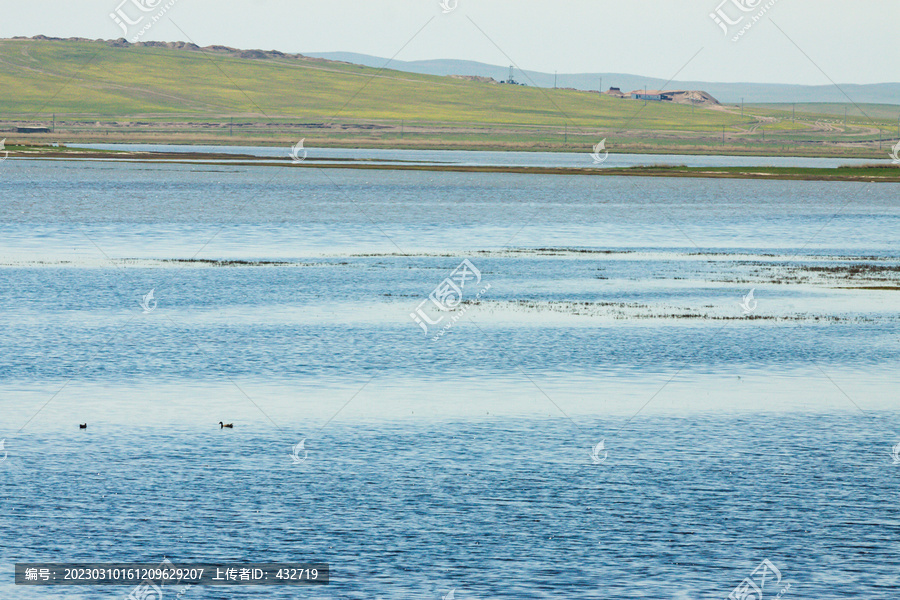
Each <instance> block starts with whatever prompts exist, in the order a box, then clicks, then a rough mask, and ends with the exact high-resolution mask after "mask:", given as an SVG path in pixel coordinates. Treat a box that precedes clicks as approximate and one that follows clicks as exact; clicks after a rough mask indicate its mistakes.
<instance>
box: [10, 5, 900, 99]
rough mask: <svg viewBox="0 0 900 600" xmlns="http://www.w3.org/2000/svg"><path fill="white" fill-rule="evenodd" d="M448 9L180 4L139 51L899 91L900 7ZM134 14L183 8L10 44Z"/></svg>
mask: <svg viewBox="0 0 900 600" xmlns="http://www.w3.org/2000/svg"><path fill="white" fill-rule="evenodd" d="M123 1H124V2H125V4H124V5H122V4H121V3H122V2H123ZM444 1H445V2H447V3H448V6H453V5H454V4H456V5H457V6H456V8H455V9H454V10H452V11H450V12H449V13H446V14H445V13H443V12H442V9H441V6H440V1H439V0H316V1H313V0H174V2H175V4H174V6H172V7H171V8H170V9H169V10H168V12H167V14H166V16H165V17H164V18H163V19H162V21H160V22H159V23H158V24H156V25H154V26H153V28H152V29H151V30H149V31H147V32H146V34H145V35H144V37H142V38H141V39H142V40H144V41H150V40H157V41H159V40H162V41H173V40H185V41H189V40H192V41H194V42H196V43H197V44H200V45H201V46H205V45H209V44H223V45H227V46H234V47H238V48H262V49H266V50H270V49H275V50H281V51H283V52H328V51H350V52H360V53H364V54H372V55H376V56H383V57H387V58H389V57H391V56H393V55H394V54H395V53H397V52H398V51H400V53H399V54H398V55H397V58H398V59H400V60H418V59H429V58H458V59H468V60H477V61H481V62H486V63H491V64H499V65H507V64H510V62H511V61H512V62H515V63H516V64H517V65H518V66H519V67H521V68H523V69H533V70H539V71H546V72H553V71H559V72H560V73H574V72H620V73H633V74H636V75H644V76H652V77H660V78H664V79H668V78H671V77H673V76H675V74H676V73H678V76H677V78H678V79H681V80H686V79H693V80H705V81H752V82H771V83H803V84H828V83H829V77H830V78H831V79H833V80H834V81H836V82H838V83H879V82H888V81H890V82H897V81H900V72H898V70H900V67H898V65H900V44H898V41H900V40H898V33H897V24H898V23H900V1H898V0H864V1H859V0H856V1H853V2H851V1H849V0H724V4H721V2H722V0H555V1H548V0H541V1H537V0H515V1H513V0H444ZM132 2H134V3H141V2H144V3H149V5H151V6H155V7H156V10H158V9H159V8H161V7H162V6H163V4H164V3H166V2H173V0H39V1H35V0H32V1H29V2H13V1H12V0H3V4H4V6H3V11H2V13H3V18H2V21H0V37H12V36H16V35H24V36H32V35H37V34H45V35H49V36H57V37H87V38H107V39H110V38H117V37H124V36H123V31H122V30H121V29H120V28H119V26H117V25H116V24H115V23H114V22H113V19H111V18H110V13H112V12H114V11H115V10H116V9H117V8H119V7H120V6H121V9H122V11H124V12H125V13H126V14H129V15H135V16H134V17H132V18H133V19H135V20H136V19H137V15H140V14H141V13H140V12H139V11H138V9H136V8H135V7H134V5H132V4H131V3H132ZM160 2H162V3H163V4H160V5H159V6H158V7H157V6H156V5H157V3H160ZM738 4H740V5H742V6H743V7H744V8H747V9H752V10H746V11H743V10H741V6H737V5H738ZM767 5H772V6H771V7H770V8H769V9H768V11H767V12H766V13H765V14H764V15H763V16H762V18H760V19H759V20H758V22H756V23H754V24H753V25H752V27H751V28H750V29H748V30H746V31H745V33H744V35H743V36H742V37H741V38H740V39H739V40H738V41H737V42H733V41H731V37H732V36H733V35H734V34H736V33H737V32H738V31H739V30H740V28H741V27H742V26H745V25H747V24H748V23H750V22H751V18H752V17H753V16H754V15H756V14H757V13H759V12H760V11H762V10H765V7H766V6H767ZM717 8H719V9H720V11H721V13H720V14H721V16H723V17H725V18H726V19H727V20H731V21H737V20H738V19H739V18H740V17H743V20H742V21H741V22H739V23H737V24H735V25H733V26H731V27H730V29H729V34H728V35H727V36H726V34H725V32H724V31H723V29H721V28H720V26H719V25H717V24H716V23H715V22H714V20H713V19H712V18H711V17H710V14H711V13H714V12H715V11H716V9H717ZM150 14H154V13H150ZM170 19H171V21H170ZM145 22H146V21H145ZM173 22H174V24H173ZM175 24H177V25H178V26H179V27H181V29H183V31H184V33H182V32H181V31H179V29H178V28H177V27H176V26H175ZM776 24H777V26H778V27H781V29H783V30H784V33H782V32H781V31H779V29H778V27H776ZM476 25H477V26H476ZM423 27H424V29H423ZM479 27H480V28H481V30H483V31H480V30H479V29H478V28H479ZM726 27H728V26H727V25H726ZM420 30H421V31H420ZM416 32H419V33H418V35H416ZM785 34H787V36H786V35H785ZM788 37H789V38H790V39H792V40H793V42H795V43H796V46H795V45H794V43H792V42H791V41H790V40H789V39H788ZM798 46H799V49H798ZM401 48H403V50H402V51H401ZM701 48H702V51H701V52H700V53H699V54H697V56H696V57H695V58H694V59H693V60H690V59H691V57H692V56H693V55H694V54H695V53H697V52H698V51H699V50H701ZM801 50H802V51H801ZM804 53H806V54H807V55H809V58H807V57H806V56H804ZM504 54H505V55H504ZM510 59H511V61H510ZM810 59H811V60H810ZM811 61H812V62H811ZM813 62H814V63H815V65H818V67H819V68H821V70H820V69H819V68H817V67H816V66H815V65H814V64H813ZM685 63H688V64H687V66H684V65H685ZM682 67H684V68H683V70H681V71H680V72H679V69H682ZM823 71H824V74H823ZM826 75H827V76H826Z"/></svg>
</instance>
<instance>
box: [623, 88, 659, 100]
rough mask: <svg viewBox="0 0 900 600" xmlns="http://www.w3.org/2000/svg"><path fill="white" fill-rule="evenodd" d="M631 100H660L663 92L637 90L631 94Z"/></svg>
mask: <svg viewBox="0 0 900 600" xmlns="http://www.w3.org/2000/svg"><path fill="white" fill-rule="evenodd" d="M631 99H632V100H662V99H663V92H661V91H659V90H637V91H634V92H631Z"/></svg>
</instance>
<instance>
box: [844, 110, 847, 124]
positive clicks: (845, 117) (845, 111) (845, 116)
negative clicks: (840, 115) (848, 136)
mask: <svg viewBox="0 0 900 600" xmlns="http://www.w3.org/2000/svg"><path fill="white" fill-rule="evenodd" d="M846 126H847V107H846V106H845V107H844V127H846Z"/></svg>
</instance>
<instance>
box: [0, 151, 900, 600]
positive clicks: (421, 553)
mask: <svg viewBox="0 0 900 600" xmlns="http://www.w3.org/2000/svg"><path fill="white" fill-rule="evenodd" d="M898 191H900V186H898V185H896V184H853V183H827V184H826V183H817V182H768V181H766V182H764V181H737V180H701V179H640V178H634V179H627V178H612V177H604V178H585V177H564V176H534V175H503V174H465V173H426V172H405V171H404V172H391V171H378V172H372V171H353V170H340V171H334V172H332V171H328V170H319V169H302V170H297V169H281V168H275V167H240V168H238V167H233V166H222V167H220V168H212V167H209V166H204V167H191V166H186V165H167V164H141V163H130V164H119V163H108V162H72V161H53V162H41V161H29V160H9V161H6V162H5V163H4V164H3V165H2V166H0V197H2V198H3V202H2V203H0V331H2V334H0V440H3V441H4V448H3V450H2V451H0V456H3V455H4V454H5V458H4V459H2V460H0V477H2V479H0V482H2V485H0V539H2V540H3V543H2V544H0V598H23V599H32V598H34V599H38V598H85V599H87V598H125V597H126V596H127V595H128V593H129V592H130V590H129V589H128V588H124V587H66V588H40V587H23V586H14V585H13V583H12V581H13V575H12V573H13V565H14V564H15V563H16V562H38V561H48V562H65V561H103V562H149V563H157V562H159V561H161V560H162V559H163V557H168V558H169V559H170V560H172V561H174V562H176V563H178V562H227V561H244V562H273V561H285V562H287V561H295V562H301V561H317V562H328V563H329V564H330V565H331V583H330V584H329V585H328V586H321V587H316V588H314V589H313V588H309V589H299V590H298V589H296V588H277V587H265V588H255V587H240V588H219V587H207V588H199V587H194V588H191V589H189V590H188V591H187V592H186V595H185V596H184V597H187V598H223V599H224V598H256V597H260V598H352V599H360V600H361V599H364V598H410V597H422V598H434V599H437V598H442V597H445V596H446V595H447V594H448V593H449V592H450V590H455V592H454V593H455V598H459V599H461V600H464V599H477V598H523V597H524V598H645V597H661V598H677V599H700V598H703V599H706V598H725V597H727V596H728V595H729V593H730V592H731V591H732V590H733V589H734V588H735V587H736V586H738V584H740V583H741V581H742V580H744V578H746V577H749V576H750V574H751V572H752V571H753V570H754V569H755V568H756V567H757V565H759V564H760V563H761V562H762V561H763V560H764V559H768V560H769V561H770V562H771V563H772V564H773V565H776V566H777V568H778V569H779V571H780V575H781V580H780V581H779V582H778V583H777V586H776V587H772V586H773V585H774V584H772V583H771V582H770V584H769V585H768V586H767V587H766V589H765V597H766V598H769V597H775V596H776V595H778V593H779V592H781V591H782V590H784V594H783V596H782V597H784V598H791V597H794V598H823V599H831V598H847V597H861V598H885V599H889V598H890V599H893V598H896V597H897V593H898V590H900V576H898V574H897V556H898V550H900V546H898V543H897V540H898V534H900V508H898V502H897V500H898V491H897V490H898V483H900V465H898V464H894V463H895V460H894V459H893V458H892V448H893V447H894V445H895V444H898V442H900V413H898V410H897V408H898V406H897V380H896V373H897V357H898V355H900V336H898V333H900V319H898V316H897V308H898V302H897V294H898V292H897V289H898V288H900V281H898V279H900V253H898V249H897V237H896V232H897V231H898V229H897V227H898V224H900V223H898V220H900V205H898V203H897V198H898ZM463 259H468V260H469V261H470V262H471V264H472V265H473V266H474V267H475V268H477V269H478V276H479V277H480V282H479V286H478V287H479V288H485V290H486V291H485V292H484V294H483V295H481V296H480V297H479V298H478V300H477V301H475V299H474V297H473V296H472V294H474V292H472V291H470V290H471V289H474V288H466V290H465V298H464V299H465V300H466V301H467V302H468V303H467V304H465V305H464V308H465V310H464V312H462V313H460V314H459V317H460V318H459V319H458V320H457V321H455V322H452V327H450V328H449V329H447V330H446V332H445V334H444V335H438V332H439V331H440V328H442V327H443V326H444V325H445V324H447V323H451V319H450V314H446V315H441V314H439V313H432V317H434V318H437V317H440V316H443V319H442V320H441V322H440V325H437V326H432V327H430V328H428V331H427V332H425V331H423V330H422V329H421V328H420V327H419V326H418V325H417V324H416V323H415V322H414V321H413V319H412V318H411V313H414V311H415V310H416V308H417V306H421V303H422V302H423V301H425V302H429V300H428V298H429V294H430V293H431V292H432V291H433V290H434V289H435V288H436V287H437V286H439V284H441V282H442V281H443V280H444V279H445V278H447V277H448V276H449V275H450V274H451V272H452V271H453V270H454V269H455V268H456V267H457V266H458V265H459V264H460V263H461V261H462V260H463ZM488 286H489V287H488ZM751 289H752V290H754V294H755V296H754V298H753V299H752V301H751V302H750V304H749V306H752V310H749V311H748V310H744V309H743V308H742V306H741V305H742V304H744V305H745V306H748V304H747V302H748V300H747V294H748V292H749V291H750V290H751ZM150 290H153V291H154V297H153V299H152V302H151V304H149V305H148V308H149V307H150V306H152V307H153V309H152V310H149V311H144V310H142V307H141V305H140V302H141V301H142V299H143V298H144V297H145V296H146V295H147V293H148V292H149V291H150ZM754 302H755V303H756V304H754ZM220 420H223V421H225V422H233V423H234V424H235V428H234V429H233V430H220V429H219V427H218V422H219V421H220ZM83 422H87V423H88V424H89V427H88V428H87V429H86V430H79V429H78V427H77V424H78V423H83ZM300 440H304V442H305V447H306V449H307V450H308V451H309V459H308V460H307V461H304V462H303V463H302V464H299V465H298V464H294V461H293V460H292V458H291V456H290V455H291V451H292V448H293V447H294V446H295V445H296V444H297V443H298V442H299V441H300ZM601 441H603V442H604V448H603V450H602V452H601V454H603V453H606V454H605V456H606V458H605V459H604V460H602V461H601V462H600V463H599V464H595V463H594V460H593V459H592V456H591V452H592V448H595V447H596V445H597V444H598V443H599V442H601ZM598 457H599V455H598ZM788 585H789V586H790V587H787V586H788ZM785 588H786V589H785ZM168 595H171V596H172V597H174V595H175V592H174V591H172V592H171V594H168ZM168 595H167V597H168Z"/></svg>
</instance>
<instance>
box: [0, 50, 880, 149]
mask: <svg viewBox="0 0 900 600" xmlns="http://www.w3.org/2000/svg"><path fill="white" fill-rule="evenodd" d="M242 54H245V55H249V56H254V55H256V56H261V55H262V53H254V52H244V53H242ZM0 87H2V89H3V90H4V94H3V99H2V101H0V129H2V130H5V131H7V132H9V131H14V129H12V128H13V127H14V126H17V125H23V124H42V125H47V126H49V125H51V124H55V125H56V127H57V130H56V131H54V132H53V133H54V136H56V137H60V136H58V135H57V134H59V133H65V134H66V136H65V139H69V140H80V141H173V142H191V141H193V142H207V143H208V142H211V141H217V142H224V143H249V142H253V143H278V144H281V143H285V142H287V141H289V140H292V139H298V138H299V137H304V136H306V137H307V138H308V139H309V140H310V142H312V143H318V144H322V145H329V144H331V145H363V146H366V145H367V146H371V145H381V146H391V145H392V146H408V147H424V146H430V147H476V148H479V147H494V148H523V149H528V148H534V149H570V148H576V147H577V148H582V147H584V146H585V144H593V143H596V141H599V139H600V138H601V137H604V136H606V137H609V138H610V142H608V146H611V148H612V149H614V150H624V149H626V148H627V149H631V150H636V151H642V150H643V151H653V150H662V151H686V150H695V151H699V152H704V151H717V152H721V151H723V147H725V148H726V149H728V150H730V151H736V152H738V151H739V152H744V151H746V152H762V153H771V152H773V151H776V149H777V151H778V152H783V151H784V149H785V147H792V148H793V150H794V151H803V150H802V148H799V145H802V144H803V143H807V142H810V140H809V139H806V138H810V136H812V137H811V138H810V139H811V140H812V143H819V142H821V141H828V142H833V141H835V139H836V136H837V137H838V138H839V137H840V136H842V135H846V136H848V139H849V138H852V139H849V141H852V142H854V143H858V142H861V141H863V142H864V141H865V140H866V139H867V138H866V137H865V136H866V135H868V136H870V137H871V136H872V135H873V134H872V132H873V131H875V130H873V129H871V128H869V129H866V128H864V127H863V123H862V122H861V121H860V122H857V124H856V125H851V126H849V127H848V128H846V129H843V128H842V129H841V131H837V132H836V131H835V130H834V129H831V128H828V129H827V130H823V128H822V127H821V126H820V125H815V124H813V123H812V122H811V121H810V122H804V119H803V116H802V115H801V114H799V113H798V119H797V120H792V119H790V118H785V116H784V114H783V113H784V111H783V107H770V108H767V107H754V108H752V109H748V110H746V111H745V116H743V117H742V116H741V114H740V111H739V110H737V109H735V108H734V107H719V109H710V108H702V107H691V106H686V105H676V104H669V103H658V102H648V103H642V102H638V101H633V100H630V99H615V98H611V97H608V96H601V95H599V94H597V93H589V92H581V91H575V90H554V89H538V88H533V87H526V86H512V85H499V84H492V83H484V82H477V81H470V80H465V79H458V78H453V77H438V76H431V75H419V74H413V73H405V72H399V71H391V70H378V69H374V68H369V67H363V66H359V65H351V64H347V63H340V62H332V61H325V60H323V59H314V58H307V57H296V56H288V55H281V56H276V57H268V58H259V57H257V58H252V57H250V58H247V57H239V56H235V55H234V53H233V52H227V51H225V49H220V50H214V49H207V50H202V51H201V50H198V49H194V50H189V49H178V48H166V47H153V46H142V45H126V46H124V47H121V46H117V45H116V44H115V43H112V42H103V41H86V40H85V41H72V40H46V39H43V40H36V39H15V40H0ZM751 113H752V114H751ZM54 115H55V121H54V120H53V119H54ZM885 116H887V115H885ZM820 118H821V117H820ZM232 122H234V123H235V124H236V126H235V127H232V125H231V124H232ZM886 123H887V121H886ZM886 123H885V124H886ZM235 133H236V134H237V138H238V139H233V138H234V134H235ZM723 135H724V136H725V138H726V140H725V141H723V140H722V137H723ZM816 136H819V137H818V138H816ZM30 139H31V140H39V139H41V138H40V137H34V136H32V137H31V138H30ZM50 139H52V137H47V141H49V140H50ZM613 139H615V143H613V141H612V140H613ZM20 141H21V140H20ZM10 142H13V140H12V139H11V140H10ZM726 142H727V144H726ZM861 150H865V148H861ZM815 152H819V153H822V152H824V150H823V149H822V148H817V149H815ZM824 153H826V154H828V153H831V154H835V153H837V154H847V155H849V154H851V153H852V151H849V150H848V148H843V149H841V148H838V149H837V150H834V149H829V150H828V152H824Z"/></svg>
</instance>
